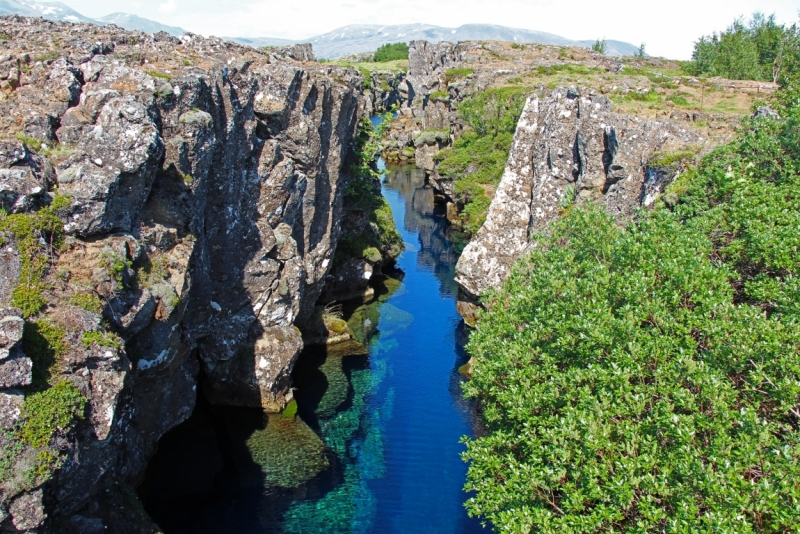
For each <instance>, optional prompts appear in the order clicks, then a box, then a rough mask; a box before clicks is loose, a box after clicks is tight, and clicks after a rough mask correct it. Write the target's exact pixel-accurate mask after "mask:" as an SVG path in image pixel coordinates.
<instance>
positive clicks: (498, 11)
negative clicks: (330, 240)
mask: <svg viewBox="0 0 800 534" xmlns="http://www.w3.org/2000/svg"><path fill="white" fill-rule="evenodd" d="M136 2H137V3H138V4H139V5H138V6H137V5H136V4H133V3H132V2H131V0H106V1H105V2H102V3H101V2H98V1H97V0H65V3H67V4H69V5H70V6H71V7H73V8H75V9H76V10H78V11H80V12H82V13H84V14H86V15H89V16H102V15H106V14H108V13H110V12H112V11H123V12H131V11H135V14H137V15H139V16H142V17H146V18H151V19H155V20H158V21H159V22H162V23H164V24H171V25H176V26H181V27H183V28H185V29H187V30H189V31H192V32H195V33H200V34H203V35H226V36H242V37H282V38H287V39H308V38H309V37H312V36H315V35H318V34H321V33H327V32H330V31H332V30H334V29H336V28H338V27H341V26H345V25H348V24H409V23H426V24H436V25H439V26H446V27H453V28H455V27H458V26H460V25H462V24H468V23H486V24H500V25H503V26H511V27H516V28H525V29H530V30H539V31H544V32H548V33H554V34H557V35H561V36H564V37H567V38H570V39H592V40H593V39H597V38H598V37H599V38H602V37H605V38H606V39H617V40H620V41H628V42H630V43H633V44H636V45H638V44H639V43H642V42H644V43H647V51H648V53H650V54H655V55H663V56H667V57H671V58H677V59H688V57H689V56H690V55H691V51H692V44H693V42H694V41H695V40H697V39H698V38H699V37H700V36H701V35H706V34H709V33H711V32H713V31H719V30H722V29H724V28H725V27H727V26H728V25H729V24H730V23H731V22H732V21H733V20H734V19H735V18H736V17H739V16H742V15H744V16H749V15H750V14H751V13H753V12H754V11H762V12H764V13H773V12H774V13H776V14H777V16H778V20H779V21H781V22H794V21H796V20H797V18H798V2H797V0H670V1H669V2H642V0H610V1H606V2H598V1H597V0H571V1H570V2H555V1H553V0H493V1H492V2H491V3H490V2H487V0H438V1H436V2H431V1H430V0H404V1H403V2H397V0H345V1H344V2H335V1H334V2H332V1H331V0H294V1H288V2H287V1H286V0H241V1H240V2H237V3H231V2H229V1H225V0H193V1H192V3H191V9H187V8H185V7H184V8H179V6H178V3H177V0H166V2H165V1H164V0H136Z"/></svg>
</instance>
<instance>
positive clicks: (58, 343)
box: [22, 320, 69, 388]
mask: <svg viewBox="0 0 800 534" xmlns="http://www.w3.org/2000/svg"><path fill="white" fill-rule="evenodd" d="M68 350H69V345H68V344H67V341H66V332H65V331H64V329H63V328H60V327H58V326H55V325H53V324H51V323H49V322H47V321H45V320H40V321H35V322H28V321H26V322H25V327H24V329H23V330H22V351H23V352H24V353H25V354H26V355H27V356H28V357H29V358H30V359H31V360H32V361H33V387H34V388H42V387H45V386H46V385H47V383H48V381H49V380H50V378H51V376H52V375H53V374H54V372H53V371H54V368H55V367H56V366H57V364H58V361H59V359H60V358H61V356H63V355H64V354H65V353H66V352H67V351H68Z"/></svg>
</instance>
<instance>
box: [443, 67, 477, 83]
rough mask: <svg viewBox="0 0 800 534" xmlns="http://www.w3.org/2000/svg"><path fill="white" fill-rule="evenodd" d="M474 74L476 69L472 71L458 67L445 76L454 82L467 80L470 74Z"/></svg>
mask: <svg viewBox="0 0 800 534" xmlns="http://www.w3.org/2000/svg"><path fill="white" fill-rule="evenodd" d="M474 72H475V69H471V68H469V67H457V68H454V69H450V70H448V71H447V72H445V73H444V75H445V76H446V77H447V78H448V79H449V80H454V79H456V78H466V77H467V76H469V75H470V74H473V73H474Z"/></svg>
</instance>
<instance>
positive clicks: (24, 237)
mask: <svg viewBox="0 0 800 534" xmlns="http://www.w3.org/2000/svg"><path fill="white" fill-rule="evenodd" d="M65 202H66V203H67V204H69V197H68V196H59V195H56V197H55V198H54V200H53V202H52V203H51V204H50V206H48V207H45V208H42V209H40V210H39V211H37V212H34V213H30V214H28V213H15V214H13V215H0V232H7V233H9V234H11V235H12V236H13V237H14V239H15V241H16V244H17V249H18V250H19V254H20V277H19V284H18V285H17V287H15V288H14V290H13V291H12V293H11V305H12V306H15V307H17V308H20V309H21V310H22V313H23V315H24V316H25V317H30V316H32V315H34V314H36V313H37V312H38V311H39V310H40V309H41V308H42V306H44V305H45V304H46V303H47V302H46V300H45V298H44V296H43V294H42V292H43V291H44V290H45V289H47V287H48V286H47V283H46V281H45V275H46V274H47V270H48V267H49V264H50V261H49V260H50V258H49V257H48V253H50V254H52V253H53V252H54V250H55V249H57V248H58V247H59V246H60V245H61V242H62V239H63V231H64V226H63V224H62V223H61V221H60V220H59V219H58V217H57V215H56V213H57V211H58V210H59V209H61V208H62V207H64V203H65ZM40 237H41V238H43V240H44V241H45V243H48V245H45V246H42V245H41V244H40V239H39V238H40ZM51 245H52V248H51Z"/></svg>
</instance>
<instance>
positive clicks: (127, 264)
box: [99, 250, 133, 289]
mask: <svg viewBox="0 0 800 534" xmlns="http://www.w3.org/2000/svg"><path fill="white" fill-rule="evenodd" d="M99 265H100V267H104V268H106V269H108V274H109V275H111V278H113V279H114V281H116V282H117V288H118V289H125V271H127V270H128V269H130V268H131V267H133V262H131V260H129V259H128V258H124V257H122V256H120V255H119V254H117V253H116V252H113V251H110V250H107V251H105V252H103V255H102V256H101V258H100V262H99Z"/></svg>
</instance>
